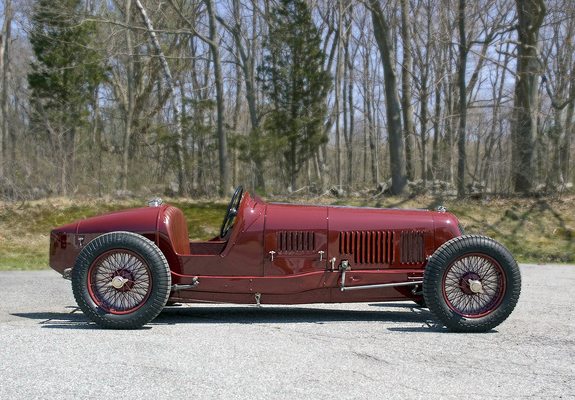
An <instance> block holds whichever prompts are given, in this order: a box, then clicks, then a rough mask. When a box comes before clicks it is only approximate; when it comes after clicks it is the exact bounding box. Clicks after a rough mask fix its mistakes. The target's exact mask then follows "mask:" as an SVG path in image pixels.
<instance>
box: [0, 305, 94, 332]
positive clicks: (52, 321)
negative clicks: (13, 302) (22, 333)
mask: <svg viewBox="0 0 575 400" xmlns="http://www.w3.org/2000/svg"><path fill="white" fill-rule="evenodd" d="M66 308H67V309H69V310H70V311H69V312H54V311H52V312H21V313H13V314H10V315H12V316H14V317H20V318H27V319H32V320H37V321H38V324H39V325H41V326H42V328H61V329H96V328H98V327H97V326H96V325H95V324H92V323H90V321H88V319H87V318H86V317H85V316H84V314H83V313H82V312H81V311H80V309H79V308H78V307H72V306H69V307H66Z"/></svg>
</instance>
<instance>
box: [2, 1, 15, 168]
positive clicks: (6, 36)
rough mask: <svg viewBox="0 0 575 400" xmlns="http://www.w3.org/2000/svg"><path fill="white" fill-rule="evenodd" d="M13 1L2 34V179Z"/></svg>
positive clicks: (6, 9) (7, 8) (6, 5)
mask: <svg viewBox="0 0 575 400" xmlns="http://www.w3.org/2000/svg"><path fill="white" fill-rule="evenodd" d="M12 18H13V10H12V1H11V0H5V1H4V22H3V23H2V31H1V32H0V71H2V82H1V84H2V89H1V92H0V112H1V113H2V121H1V122H0V124H1V125H0V179H1V178H3V177H4V164H5V163H6V154H7V151H6V139H7V137H8V134H9V133H8V73H9V61H10V58H9V49H10V37H11V33H12Z"/></svg>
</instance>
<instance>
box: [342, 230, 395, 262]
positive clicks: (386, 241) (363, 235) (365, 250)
mask: <svg viewBox="0 0 575 400" xmlns="http://www.w3.org/2000/svg"><path fill="white" fill-rule="evenodd" d="M393 238H394V233H393V232H391V231H350V232H340V233H339V252H340V254H342V255H347V256H350V258H351V259H353V262H354V263H355V264H391V263H392V262H393Z"/></svg>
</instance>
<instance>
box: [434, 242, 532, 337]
mask: <svg viewBox="0 0 575 400" xmlns="http://www.w3.org/2000/svg"><path fill="white" fill-rule="evenodd" d="M520 293H521V273H520V272H519V267H518V266H517V262H516V261H515V260H514V259H513V256H512V255H511V253H510V252H509V250H507V249H506V248H505V247H504V246H503V245H502V244H500V243H498V242H496V241H495V240H493V239H491V238H488V237H484V236H476V235H468V236H459V237H456V238H454V239H451V240H449V241H448V242H446V243H444V244H443V245H442V246H441V247H440V248H438V249H437V250H436V251H435V253H433V255H432V256H431V258H430V260H429V262H428V264H427V267H426V268H425V273H424V276H423V297H424V299H425V302H426V303H427V306H428V307H429V310H430V311H431V313H432V314H433V315H434V316H435V317H436V318H437V319H438V320H439V321H440V322H441V323H443V324H444V325H445V326H446V327H447V328H448V329H449V330H451V331H454V332H487V331H489V330H491V329H493V328H495V327H496V326H498V325H499V324H501V323H502V322H503V321H505V319H507V317H508V316H509V314H511V312H512V311H513V309H514V308H515V305H516V304H517V301H518V300H519V294H520Z"/></svg>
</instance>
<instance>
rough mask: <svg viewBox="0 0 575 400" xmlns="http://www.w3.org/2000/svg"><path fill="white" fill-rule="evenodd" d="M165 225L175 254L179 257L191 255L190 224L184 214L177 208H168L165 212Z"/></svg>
mask: <svg viewBox="0 0 575 400" xmlns="http://www.w3.org/2000/svg"><path fill="white" fill-rule="evenodd" d="M164 224H165V226H166V230H167V231H168V237H169V238H170V242H171V244H172V248H173V249H174V252H176V254H179V255H189V254H190V239H189V237H188V224H187V223H186V218H185V217H184V213H183V212H182V210H180V209H179V208H177V207H173V206H168V207H166V209H165V211H164Z"/></svg>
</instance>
